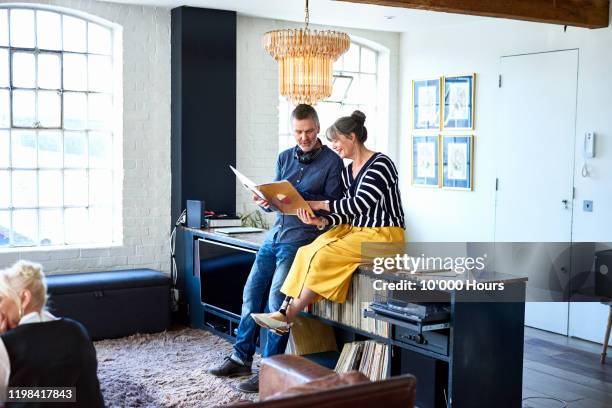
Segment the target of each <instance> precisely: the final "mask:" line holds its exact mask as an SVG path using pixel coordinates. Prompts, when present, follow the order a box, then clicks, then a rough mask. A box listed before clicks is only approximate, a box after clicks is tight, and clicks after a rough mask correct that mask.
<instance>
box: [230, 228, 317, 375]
mask: <svg viewBox="0 0 612 408" xmlns="http://www.w3.org/2000/svg"><path fill="white" fill-rule="evenodd" d="M310 241H311V240H306V241H300V242H295V243H290V244H278V243H274V242H272V241H269V240H266V242H264V244H263V245H262V246H261V248H260V249H259V252H257V256H256V257H255V262H254V263H253V267H252V268H251V272H250V274H249V278H248V279H247V282H246V284H245V285H244V291H243V294H242V312H241V314H240V325H239V326H238V334H237V336H236V343H234V353H233V354H232V356H233V357H237V358H238V359H239V360H241V361H242V362H243V363H244V364H246V365H251V363H252V362H253V355H254V354H255V347H256V346H255V342H256V341H257V334H258V331H259V326H258V325H257V323H255V320H253V319H252V318H251V313H262V312H264V311H266V310H268V311H276V310H279V309H280V306H281V304H282V303H283V300H284V299H285V295H283V294H282V293H281V291H280V289H281V286H283V282H284V281H285V278H286V277H287V274H288V273H289V269H290V268H291V264H292V263H293V258H295V254H296V252H297V250H298V249H299V248H300V247H301V246H303V245H306V244H308V243H309V242H310ZM268 289H269V292H268ZM266 295H267V296H266ZM266 333H267V336H266V345H265V347H264V349H263V352H262V356H263V357H269V356H273V355H276V354H283V353H284V352H285V348H286V347H287V341H288V340H289V335H284V336H279V335H277V334H274V333H271V332H270V331H268V330H266Z"/></svg>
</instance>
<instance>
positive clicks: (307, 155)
mask: <svg viewBox="0 0 612 408" xmlns="http://www.w3.org/2000/svg"><path fill="white" fill-rule="evenodd" d="M322 151H323V144H321V145H320V146H319V147H317V148H316V149H312V150H310V151H308V152H304V151H303V150H302V149H301V148H300V146H295V153H294V155H293V157H295V159H296V160H297V161H299V162H300V163H301V164H310V163H312V162H313V161H314V160H315V159H316V158H317V157H318V156H319V155H320V154H321V152H322Z"/></svg>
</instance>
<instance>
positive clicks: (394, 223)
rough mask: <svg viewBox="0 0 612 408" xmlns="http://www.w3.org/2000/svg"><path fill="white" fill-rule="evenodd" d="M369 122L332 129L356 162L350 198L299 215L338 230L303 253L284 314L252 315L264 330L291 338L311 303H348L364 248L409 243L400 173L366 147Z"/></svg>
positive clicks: (347, 176) (342, 122)
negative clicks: (312, 213) (365, 245)
mask: <svg viewBox="0 0 612 408" xmlns="http://www.w3.org/2000/svg"><path fill="white" fill-rule="evenodd" d="M364 123H365V115H364V114H363V113H362V112H360V111H355V112H353V114H352V115H351V116H345V117H342V118H340V119H338V120H337V121H336V122H335V123H334V124H333V125H332V126H331V127H330V128H329V129H328V130H327V139H328V140H330V141H331V142H332V148H333V149H334V150H335V151H336V152H337V153H338V154H339V155H340V157H342V158H343V159H351V160H352V163H351V164H349V165H348V166H347V167H346V168H345V169H344V171H343V173H342V181H343V184H344V198H342V199H340V200H334V201H309V204H310V207H311V208H312V209H313V210H314V211H321V210H322V211H324V212H326V213H325V215H322V216H314V217H311V216H309V215H308V213H307V212H306V211H305V210H298V213H297V215H298V217H299V218H300V220H302V222H304V223H306V224H311V225H317V226H318V227H319V228H320V229H323V228H325V227H326V226H334V228H331V229H330V230H329V231H327V232H326V233H324V234H323V235H321V236H319V237H318V238H317V239H316V240H315V241H313V242H312V243H311V244H310V245H306V246H304V247H302V248H300V249H299V250H298V252H297V255H296V257H295V260H294V261H293V265H292V266H291V270H290V271H289V274H288V275H287V278H286V279H285V282H284V284H283V286H282V288H281V291H282V292H283V293H284V294H285V295H286V296H287V297H286V298H285V302H283V306H281V310H279V311H277V312H273V313H260V314H252V315H251V316H252V317H253V319H254V320H255V321H256V322H257V323H258V324H259V325H260V326H263V327H266V328H269V329H272V330H275V331H276V332H277V333H279V334H282V333H286V332H287V331H288V330H289V327H290V326H291V321H292V320H293V319H294V318H295V316H296V315H297V314H298V313H299V312H300V311H302V310H304V308H305V307H306V306H307V305H309V304H310V303H313V302H315V301H317V300H319V299H321V298H326V299H329V300H331V301H334V302H338V303H342V302H344V301H345V299H346V295H347V292H348V288H349V285H350V281H351V276H352V274H353V272H354V271H355V270H356V269H357V267H358V266H359V265H362V264H364V263H366V262H367V260H368V259H369V258H368V257H367V256H365V254H363V253H362V251H361V244H362V243H364V242H367V243H391V242H393V243H403V242H404V212H403V210H402V203H401V199H400V192H399V188H398V176H397V170H396V168H395V165H394V164H393V162H392V161H391V159H389V157H387V156H386V155H384V154H382V153H376V152H374V151H372V150H370V149H368V148H367V147H365V145H364V143H365V141H366V140H367V137H368V132H367V129H366V128H365V126H364Z"/></svg>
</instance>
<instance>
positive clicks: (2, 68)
mask: <svg viewBox="0 0 612 408" xmlns="http://www.w3.org/2000/svg"><path fill="white" fill-rule="evenodd" d="M8 68H9V60H8V50H7V49H0V87H5V88H8V86H9V69H8Z"/></svg>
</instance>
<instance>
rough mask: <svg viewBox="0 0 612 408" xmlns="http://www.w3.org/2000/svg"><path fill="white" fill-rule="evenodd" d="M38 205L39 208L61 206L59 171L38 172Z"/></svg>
mask: <svg viewBox="0 0 612 408" xmlns="http://www.w3.org/2000/svg"><path fill="white" fill-rule="evenodd" d="M38 205H39V206H40V207H61V206H62V171H61V170H41V171H39V172H38Z"/></svg>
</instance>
